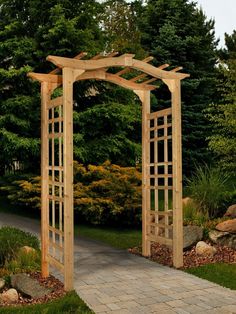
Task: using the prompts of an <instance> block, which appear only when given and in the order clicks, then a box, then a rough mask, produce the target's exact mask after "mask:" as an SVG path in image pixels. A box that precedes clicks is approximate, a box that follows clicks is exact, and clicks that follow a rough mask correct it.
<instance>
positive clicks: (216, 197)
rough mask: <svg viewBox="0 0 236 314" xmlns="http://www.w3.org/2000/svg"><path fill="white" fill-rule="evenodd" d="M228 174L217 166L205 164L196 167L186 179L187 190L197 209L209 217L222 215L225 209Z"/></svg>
mask: <svg viewBox="0 0 236 314" xmlns="http://www.w3.org/2000/svg"><path fill="white" fill-rule="evenodd" d="M228 180H229V175H227V174H226V173H225V172H223V171H222V170H221V169H219V168H212V167H209V166H207V165H205V166H204V167H200V166H199V167H197V168H196V171H195V173H194V174H193V176H192V177H191V178H190V179H187V190H188V193H189V195H190V196H191V197H192V198H193V200H194V202H195V203H196V205H197V207H198V210H199V211H201V212H202V213H203V214H204V215H206V216H208V217H209V218H212V217H217V216H218V215H222V214H223V213H224V212H222V210H223V211H225V207H226V203H227V198H228V194H227V193H228V187H227V182H228Z"/></svg>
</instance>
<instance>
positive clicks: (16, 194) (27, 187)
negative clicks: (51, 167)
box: [0, 175, 41, 209]
mask: <svg viewBox="0 0 236 314" xmlns="http://www.w3.org/2000/svg"><path fill="white" fill-rule="evenodd" d="M12 178H13V180H11V179H12ZM5 180H6V181H5V183H6V184H5V185H4V186H2V187H0V192H1V191H2V192H4V193H5V195H7V198H8V200H9V201H10V202H11V204H13V205H17V206H22V207H27V208H30V209H39V208H40V193H41V182H40V176H32V175H22V176H21V177H19V179H18V180H14V176H11V175H10V176H5Z"/></svg>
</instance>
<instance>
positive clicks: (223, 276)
mask: <svg viewBox="0 0 236 314" xmlns="http://www.w3.org/2000/svg"><path fill="white" fill-rule="evenodd" d="M185 271H186V272H187V273H189V274H192V275H195V276H197V277H200V278H203V279H206V280H209V281H211V282H214V283H217V284H219V285H221V286H223V287H226V288H230V289H233V290H236V264H225V263H215V264H208V265H204V266H200V267H193V268H189V269H186V270H185Z"/></svg>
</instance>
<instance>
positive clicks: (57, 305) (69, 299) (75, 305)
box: [0, 292, 94, 314]
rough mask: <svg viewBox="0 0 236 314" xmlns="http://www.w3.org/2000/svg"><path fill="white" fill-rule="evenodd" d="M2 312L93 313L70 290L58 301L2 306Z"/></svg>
mask: <svg viewBox="0 0 236 314" xmlns="http://www.w3.org/2000/svg"><path fill="white" fill-rule="evenodd" d="M0 313H3V314H13V313H14V314H32V313H34V314H42V313H44V314H91V313H94V312H93V311H91V310H90V309H89V308H88V307H87V305H86V304H85V303H84V302H83V301H82V300H81V299H80V298H79V297H78V295H77V294H76V293H75V292H70V293H68V294H67V295H66V296H64V297H63V298H61V299H58V300H56V301H52V302H48V303H45V304H36V305H27V306H17V307H5V308H1V307H0Z"/></svg>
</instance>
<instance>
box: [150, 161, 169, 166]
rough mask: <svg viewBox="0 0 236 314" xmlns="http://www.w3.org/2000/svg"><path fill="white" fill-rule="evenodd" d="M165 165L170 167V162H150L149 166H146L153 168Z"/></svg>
mask: <svg viewBox="0 0 236 314" xmlns="http://www.w3.org/2000/svg"><path fill="white" fill-rule="evenodd" d="M165 165H168V166H172V161H168V162H164V161H163V162H157V163H156V162H152V163H150V164H148V165H147V166H149V167H153V166H165Z"/></svg>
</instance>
